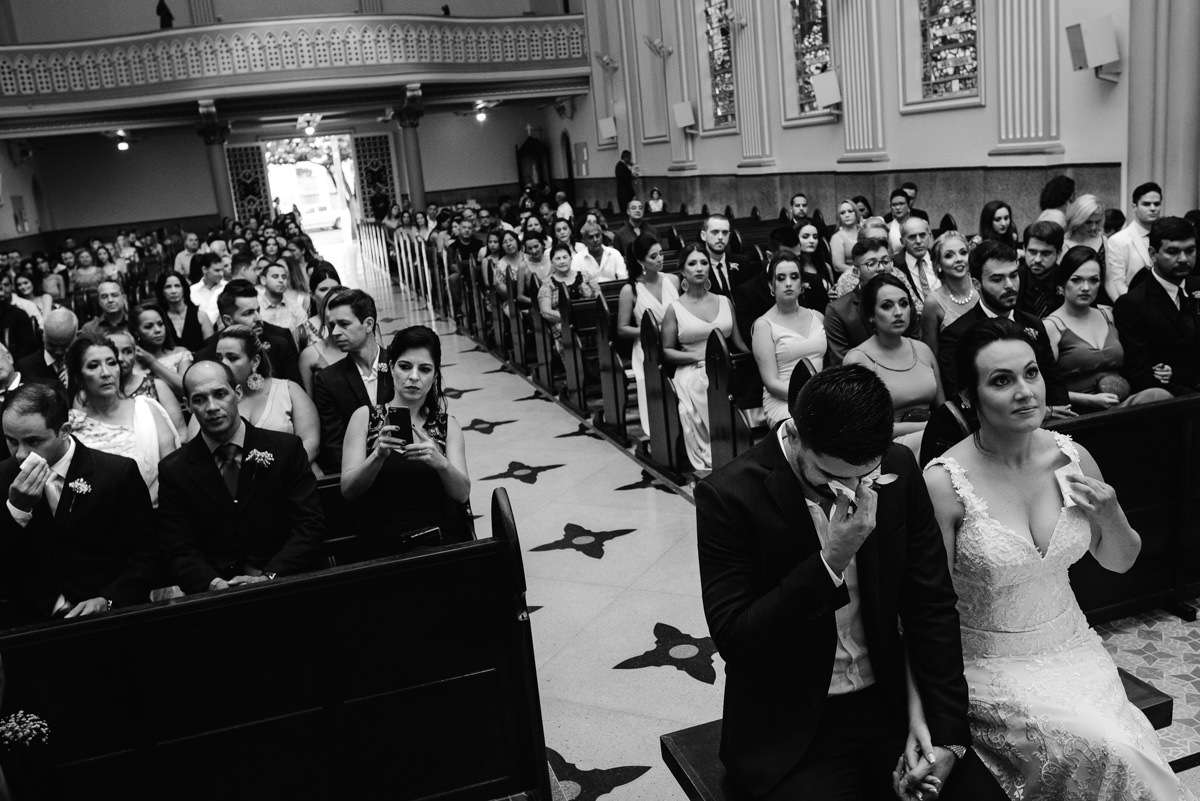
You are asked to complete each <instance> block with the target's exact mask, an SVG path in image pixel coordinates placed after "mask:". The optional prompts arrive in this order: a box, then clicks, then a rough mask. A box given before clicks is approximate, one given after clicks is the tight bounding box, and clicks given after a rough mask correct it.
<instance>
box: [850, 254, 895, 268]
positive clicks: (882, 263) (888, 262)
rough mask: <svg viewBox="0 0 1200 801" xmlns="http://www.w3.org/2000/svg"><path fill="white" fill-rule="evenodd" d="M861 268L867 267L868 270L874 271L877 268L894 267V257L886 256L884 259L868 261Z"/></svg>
mask: <svg viewBox="0 0 1200 801" xmlns="http://www.w3.org/2000/svg"><path fill="white" fill-rule="evenodd" d="M858 266H859V267H866V268H867V269H868V270H874V269H875V268H876V267H890V266H892V257H891V256H884V257H883V258H882V259H867V260H866V261H864V262H863V263H862V264H860V265H858Z"/></svg>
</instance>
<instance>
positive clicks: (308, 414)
mask: <svg viewBox="0 0 1200 801" xmlns="http://www.w3.org/2000/svg"><path fill="white" fill-rule="evenodd" d="M216 357H217V360H218V361H220V362H222V363H224V364H225V365H226V366H228V367H229V369H230V371H231V372H232V373H233V377H234V380H236V381H237V387H238V389H239V390H241V393H242V397H241V400H239V401H238V411H239V412H240V413H241V415H242V417H244V418H246V419H247V420H248V421H250V425H252V426H255V427H257V428H265V429H266V430H268V431H282V432H283V433H285V434H295V435H296V436H297V437H299V438H300V441H301V442H303V443H304V450H305V452H306V453H307V454H308V461H309V462H310V463H311V462H312V461H313V460H315V459H316V458H317V452H318V451H319V450H320V448H321V422H320V417H319V416H318V415H317V407H316V406H315V405H314V404H313V402H312V400H310V399H309V397H308V395H306V394H305V393H304V390H303V389H301V388H300V385H299V384H297V383H296V382H295V381H289V380H287V379H286V378H272V377H271V362H270V360H268V359H267V358H266V353H265V352H264V351H263V343H262V341H261V340H260V339H259V338H258V335H257V334H255V333H254V329H253V328H250V327H249V326H245V325H231V326H229V327H228V328H224V329H222V330H221V334H220V336H218V337H217V348H216ZM192 425H193V431H195V430H196V429H195V425H196V424H195V422H193V423H192Z"/></svg>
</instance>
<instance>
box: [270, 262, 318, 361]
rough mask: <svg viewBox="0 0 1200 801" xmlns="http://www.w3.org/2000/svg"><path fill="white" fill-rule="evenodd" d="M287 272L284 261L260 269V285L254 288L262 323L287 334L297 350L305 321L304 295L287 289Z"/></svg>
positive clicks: (289, 268) (289, 269)
mask: <svg viewBox="0 0 1200 801" xmlns="http://www.w3.org/2000/svg"><path fill="white" fill-rule="evenodd" d="M291 269H292V268H291V267H290V266H288V264H287V262H285V261H282V260H280V261H277V262H274V263H273V264H270V265H269V266H268V267H267V269H265V270H263V274H262V283H261V284H260V285H259V286H258V313H259V316H261V317H262V320H263V322H264V323H270V324H271V325H274V326H278V327H279V328H282V329H284V330H285V331H287V332H288V333H289V334H291V335H292V339H293V340H294V341H295V343H296V346H297V348H301V347H303V344H304V342H305V324H306V323H307V322H308V296H307V295H302V294H300V293H299V292H297V291H296V290H294V289H292V288H291V286H289V284H288V282H289V280H290V279H289V276H290V274H291Z"/></svg>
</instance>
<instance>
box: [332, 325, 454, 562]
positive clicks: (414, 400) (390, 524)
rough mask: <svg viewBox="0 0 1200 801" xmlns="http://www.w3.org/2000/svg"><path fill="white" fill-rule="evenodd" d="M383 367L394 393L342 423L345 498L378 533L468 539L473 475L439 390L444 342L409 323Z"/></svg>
mask: <svg viewBox="0 0 1200 801" xmlns="http://www.w3.org/2000/svg"><path fill="white" fill-rule="evenodd" d="M387 365H388V369H389V370H391V372H392V380H393V382H394V384H395V387H396V394H395V396H394V397H393V398H392V400H390V401H389V402H388V403H386V404H383V405H381V406H362V407H360V408H359V409H358V410H357V411H355V412H354V414H353V415H351V417H350V422H349V423H348V424H347V426H346V437H345V441H344V442H343V445H342V479H341V484H342V496H343V497H344V498H345V499H346V500H347V501H350V502H351V503H352V504H354V505H355V506H356V507H357V509H358V514H359V520H360V522H361V523H362V524H364V528H365V530H367V531H370V532H373V533H374V534H376V535H382V534H389V535H396V534H401V533H402V532H405V531H412V530H415V529H422V528H429V527H431V526H437V527H438V528H439V529H440V530H441V536H440V539H439V540H438V541H439V542H441V543H449V542H467V541H469V540H471V539H473V538H474V535H473V531H472V525H471V514H470V507H469V505H468V502H469V500H470V497H471V479H470V476H469V475H468V474H467V450H466V445H465V443H464V442H463V435H462V429H461V428H460V427H459V425H458V421H457V420H455V419H454V418H453V417H451V416H450V415H449V414H448V413H447V411H446V399H445V397H444V395H443V393H442V343H441V341H440V340H439V339H438V335H437V334H436V333H434V332H433V331H432V330H430V329H429V328H426V327H425V326H423V325H414V326H410V327H409V328H405V329H403V330H402V331H398V332H397V333H396V335H395V336H394V337H393V338H392V343H391V344H390V345H389V346H388V349H387ZM422 544H430V542H429V541H428V540H422Z"/></svg>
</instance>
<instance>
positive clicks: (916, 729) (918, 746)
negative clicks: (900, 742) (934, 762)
mask: <svg viewBox="0 0 1200 801" xmlns="http://www.w3.org/2000/svg"><path fill="white" fill-rule="evenodd" d="M932 754H933V740H932V739H931V738H930V736H929V727H928V726H926V725H925V721H923V720H914V721H912V722H910V723H909V724H908V740H907V742H905V744H904V766H905V769H906V770H908V771H909V772H912V771H915V770H916V769H917V768H919V767H920V766H922V765H924V764H925V763H926V758H927V757H928V756H930V755H932Z"/></svg>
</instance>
